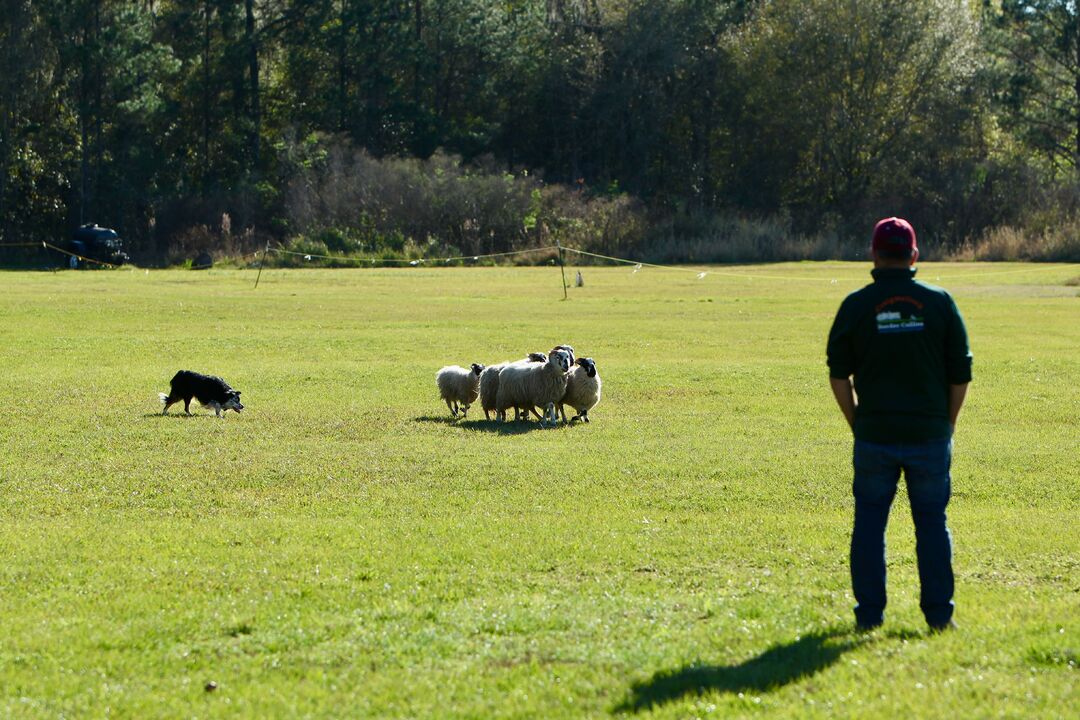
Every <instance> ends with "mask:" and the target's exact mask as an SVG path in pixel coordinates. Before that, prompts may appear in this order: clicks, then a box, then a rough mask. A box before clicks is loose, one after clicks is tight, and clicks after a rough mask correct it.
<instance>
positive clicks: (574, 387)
mask: <svg viewBox="0 0 1080 720" xmlns="http://www.w3.org/2000/svg"><path fill="white" fill-rule="evenodd" d="M598 402H600V376H599V375H598V374H597V373H596V363H595V362H593V359H592V358H578V360H577V365H576V366H575V367H573V368H571V370H570V372H569V373H567V375H566V392H565V393H563V396H562V400H561V401H559V415H561V416H562V420H563V422H566V410H564V409H563V406H564V405H569V406H570V407H572V408H574V409H575V410H577V412H578V414H577V415H575V416H574V417H573V419H572V420H571V421H570V422H573V421H574V420H584V421H585V422H589V410H591V409H593V408H594V407H596V404H597V403H598Z"/></svg>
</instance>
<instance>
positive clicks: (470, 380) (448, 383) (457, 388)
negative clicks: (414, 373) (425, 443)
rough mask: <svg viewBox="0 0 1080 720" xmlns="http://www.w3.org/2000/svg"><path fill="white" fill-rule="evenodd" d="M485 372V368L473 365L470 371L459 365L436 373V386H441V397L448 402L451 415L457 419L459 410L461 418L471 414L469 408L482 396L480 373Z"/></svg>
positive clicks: (450, 366) (477, 364)
mask: <svg viewBox="0 0 1080 720" xmlns="http://www.w3.org/2000/svg"><path fill="white" fill-rule="evenodd" d="M482 372H484V366H483V365H480V364H479V363H473V364H472V365H471V366H470V367H469V368H468V369H466V368H463V367H460V366H458V365H447V366H446V367H444V368H442V369H441V370H439V372H437V373H435V384H436V385H438V386H439V395H441V396H442V399H443V400H445V401H446V407H448V408H450V413H451V414H452V415H453V416H454V417H457V414H458V410H459V409H460V410H461V416H462V417H465V416H466V415H468V413H469V406H470V405H472V404H473V402H475V401H476V398H477V397H478V396H479V395H480V373H482Z"/></svg>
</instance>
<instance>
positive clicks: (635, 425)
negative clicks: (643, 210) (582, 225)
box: [0, 263, 1080, 718]
mask: <svg viewBox="0 0 1080 720" xmlns="http://www.w3.org/2000/svg"><path fill="white" fill-rule="evenodd" d="M709 270H710V274H708V275H707V276H706V277H704V278H702V279H699V278H697V277H696V275H695V274H694V273H693V272H680V271H674V270H670V271H663V270H654V269H650V268H645V269H644V270H643V271H641V272H639V273H636V274H635V273H633V272H632V270H631V269H630V268H603V269H597V268H585V269H584V270H583V274H584V279H585V286H584V287H582V288H571V289H570V300H569V301H566V302H564V301H563V300H562V288H561V284H560V279H559V273H558V271H557V269H555V268H477V269H404V270H331V271H321V270H308V271H305V270H299V271H286V270H273V271H265V272H264V273H263V276H262V280H261V282H260V285H259V288H258V289H257V290H255V289H253V287H252V286H253V284H254V280H255V272H254V271H251V270H217V269H215V270H210V271H207V272H202V273H197V272H185V271H150V272H148V273H147V272H144V271H142V270H130V269H124V270H120V271H102V272H61V273H57V274H52V273H12V272H8V273H2V274H0V288H2V292H0V343H2V348H3V349H2V350H0V378H2V381H0V716H4V717H58V716H65V717H75V716H89V717H103V716H106V715H115V716H123V717H140V718H142V717H179V716H192V717H195V716H198V717H207V716H208V717H231V716H240V717H271V716H278V717H300V716H304V717H342V716H352V717H380V716H381V717H440V718H477V717H544V718H556V717H605V716H611V715H625V716H632V717H673V718H674V717H679V718H682V717H693V716H714V717H716V716H721V717H722V716H749V717H766V716H767V717H792V718H794V717H800V718H801V717H822V718H831V717H860V718H868V717H871V718H872V717H882V718H894V717H950V716H955V717H991V716H995V717H996V716H1003V717H1017V718H1019V717H1023V718H1032V717H1067V716H1071V715H1072V714H1073V713H1074V712H1075V711H1076V708H1077V706H1078V700H1080V693H1078V683H1077V669H1076V665H1077V659H1078V653H1080V628H1078V624H1077V623H1078V617H1080V572H1078V566H1080V532H1078V528H1077V525H1078V518H1080V512H1078V511H1080V470H1078V465H1080V463H1078V450H1077V447H1078V445H1080V429H1078V417H1080V390H1078V385H1080V297H1078V292H1080V290H1078V287H1077V278H1078V276H1080V267H1078V266H1047V265H1017V264H994V265H977V264H971V265H963V264H948V265H934V264H925V265H924V266H923V267H922V268H921V270H920V273H919V277H920V278H921V279H925V280H928V281H931V282H933V281H935V279H937V278H940V279H939V280H938V282H939V284H941V285H944V286H946V287H948V288H949V289H950V290H952V292H953V293H954V295H955V296H956V298H957V300H958V302H959V304H960V307H961V309H962V311H963V313H964V315H965V317H966V320H967V322H968V326H969V331H970V335H971V341H972V345H973V349H974V353H975V381H974V383H973V385H972V387H971V391H970V394H969V396H968V397H969V400H968V404H967V406H966V407H965V409H964V412H963V414H962V416H961V422H960V426H959V429H958V432H957V436H956V438H955V447H956V449H955V462H954V468H953V501H952V504H951V506H950V513H949V517H950V524H951V527H952V530H953V533H954V538H955V567H956V573H957V596H956V602H957V621H958V622H959V624H960V626H961V627H960V630H959V631H958V632H954V633H951V634H945V635H940V636H932V635H929V634H928V633H927V632H926V628H925V626H924V624H923V621H922V617H921V614H920V612H919V609H918V577H917V573H916V568H915V563H914V539H913V532H912V524H911V519H910V514H909V510H908V504H907V498H906V495H905V494H904V493H903V492H901V494H900V495H899V496H898V498H897V503H896V506H894V510H893V515H892V521H891V525H890V529H889V535H888V541H889V560H890V563H889V590H890V602H889V608H888V612H887V620H886V625H885V626H884V628H883V629H882V630H880V631H877V632H875V633H871V634H869V635H858V634H856V633H854V632H852V615H851V605H852V600H851V597H850V591H849V581H848V566H847V553H848V538H849V532H850V524H851V511H852V509H851V504H852V503H851V499H850V483H851V470H850V450H851V439H850V435H849V432H848V430H847V428H846V426H845V425H844V423H843V420H842V418H841V416H840V413H839V411H838V410H837V409H836V407H835V406H834V402H833V399H832V396H831V394H830V392H829V390H828V384H827V381H826V369H825V365H824V344H825V337H826V334H827V332H828V329H829V325H830V323H831V321H832V318H833V315H834V313H835V311H836V308H837V306H838V304H839V302H840V301H841V299H842V298H843V297H844V295H845V294H846V293H848V292H850V291H851V290H854V289H856V288H858V287H860V286H862V285H863V284H865V283H866V282H868V281H869V274H868V265H866V264H862V263H859V264H842V263H828V264H820V263H818V264H787V265H771V266H743V267H724V268H709ZM572 275H573V271H571V272H570V276H571V277H572ZM562 342H569V343H570V344H572V345H574V346H575V348H576V349H577V350H578V351H579V353H580V354H583V355H587V356H590V357H593V358H594V359H595V360H596V362H597V367H598V369H599V372H600V374H601V376H602V378H603V381H604V396H603V399H602V401H601V403H600V405H599V406H597V407H596V408H595V409H594V410H593V411H592V412H591V413H590V416H591V418H592V422H591V423H590V424H589V425H575V426H573V427H559V428H557V429H546V430H541V429H539V428H537V427H536V425H535V424H531V425H525V424H520V425H513V424H511V425H507V426H499V425H496V424H495V423H488V422H484V421H483V413H482V412H480V411H479V408H474V409H473V410H472V411H471V412H470V414H469V419H468V420H467V421H455V422H452V421H451V420H450V418H449V413H448V412H447V410H446V407H445V405H443V404H442V403H441V402H440V400H439V398H438V395H437V392H436V390H435V385H434V377H433V376H434V373H435V371H436V370H437V369H438V368H439V367H440V366H442V365H444V364H461V365H467V364H468V363H471V362H482V363H486V364H487V363H492V362H497V361H501V360H506V359H513V358H517V357H520V356H522V355H523V354H524V353H526V352H528V351H532V350H540V351H546V350H547V349H549V348H550V347H551V346H552V345H554V344H556V343H562ZM182 368H188V369H194V370H200V371H204V372H211V373H214V374H219V375H221V376H223V377H225V378H226V379H227V380H228V381H229V382H230V383H231V384H232V385H233V386H234V387H236V388H239V389H240V390H242V391H243V397H244V403H245V405H246V406H247V409H246V410H245V411H244V413H243V414H242V415H236V414H233V413H230V414H229V415H228V416H227V418H226V419H224V420H218V419H216V418H214V417H213V415H212V413H208V412H207V411H205V410H199V411H198V412H197V413H196V414H195V416H193V417H182V416H172V415H170V416H169V417H161V416H160V414H159V411H160V405H159V403H158V400H157V393H158V392H159V391H164V390H167V389H168V380H169V378H171V377H172V375H173V373H174V372H175V371H176V370H179V369H182ZM174 412H175V410H174ZM208 683H216V689H214V690H212V691H208V690H207V689H206V688H207V684H208Z"/></svg>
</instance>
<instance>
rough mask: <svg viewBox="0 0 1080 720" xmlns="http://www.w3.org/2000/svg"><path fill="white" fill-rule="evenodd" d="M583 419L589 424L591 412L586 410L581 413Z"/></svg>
mask: <svg viewBox="0 0 1080 720" xmlns="http://www.w3.org/2000/svg"><path fill="white" fill-rule="evenodd" d="M581 417H583V418H585V422H589V411H588V410H585V411H584V412H582V413H581Z"/></svg>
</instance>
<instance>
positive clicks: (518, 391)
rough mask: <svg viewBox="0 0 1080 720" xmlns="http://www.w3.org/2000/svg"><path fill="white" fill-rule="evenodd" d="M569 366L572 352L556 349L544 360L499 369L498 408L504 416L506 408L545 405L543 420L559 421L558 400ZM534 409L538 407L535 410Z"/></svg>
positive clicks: (498, 411)
mask: <svg viewBox="0 0 1080 720" xmlns="http://www.w3.org/2000/svg"><path fill="white" fill-rule="evenodd" d="M569 370H570V354H569V353H568V352H566V351H565V350H554V351H553V352H551V353H550V354H549V355H548V359H547V362H544V363H534V362H530V363H522V364H518V363H512V364H510V365H507V366H506V367H504V368H503V369H502V370H500V371H499V391H498V393H497V395H496V398H495V410H496V412H497V413H499V414H500V416H501V418H502V419H505V418H506V410H507V408H523V407H524V408H534V407H536V406H539V407H542V408H544V416H543V418H542V420H541V423H546V422H547V421H548V419H549V418H550V420H551V422H552V424H555V423H556V422H557V421H558V416H557V415H556V414H555V404H556V403H557V402H559V400H561V399H562V396H563V393H564V392H566V373H567V371H569ZM534 412H535V411H534Z"/></svg>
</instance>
